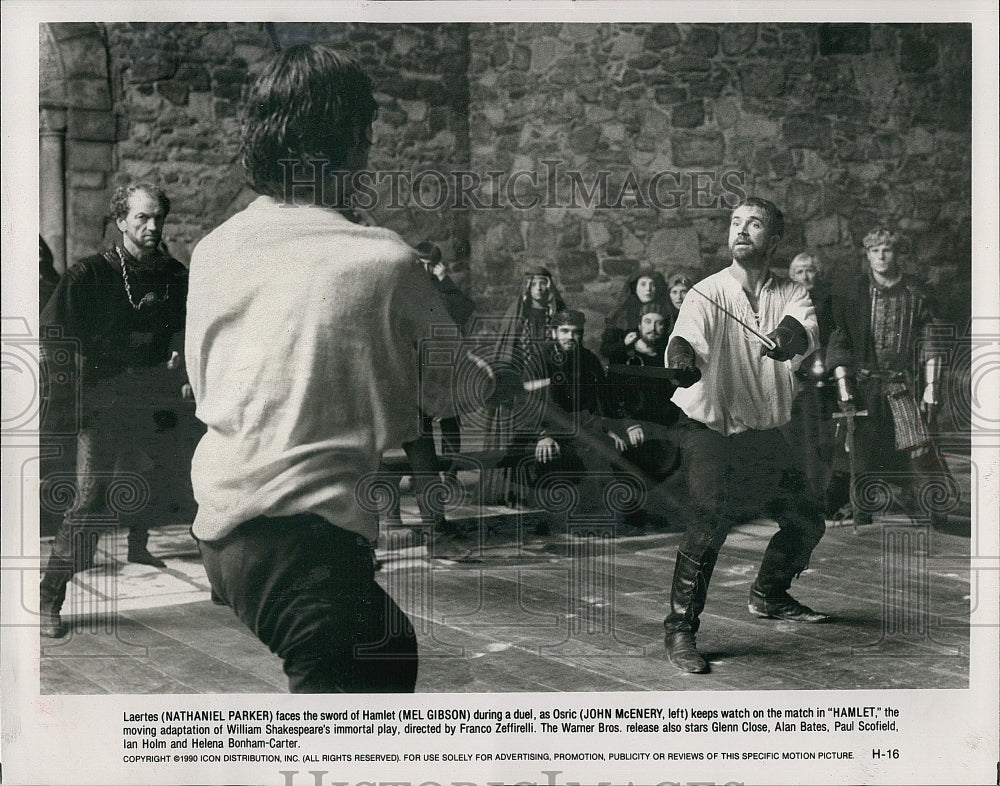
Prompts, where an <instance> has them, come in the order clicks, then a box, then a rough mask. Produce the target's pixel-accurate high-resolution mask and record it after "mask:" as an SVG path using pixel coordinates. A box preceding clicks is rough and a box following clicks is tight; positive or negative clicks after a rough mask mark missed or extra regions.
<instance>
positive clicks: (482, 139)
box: [470, 24, 971, 344]
mask: <svg viewBox="0 0 1000 786" xmlns="http://www.w3.org/2000/svg"><path fill="white" fill-rule="evenodd" d="M470 37H471V46H470V49H471V51H472V52H473V58H472V62H471V68H470V98H471V106H470V129H471V130H470V135H471V143H470V149H471V158H472V160H471V168H472V169H473V170H480V171H486V170H487V169H491V168H493V169H500V170H504V171H507V172H512V171H517V170H523V171H526V172H535V173H538V175H539V176H538V178H537V179H538V182H539V184H538V186H537V187H533V185H532V184H531V182H530V180H531V179H530V178H529V177H528V176H522V177H521V178H520V182H519V184H518V185H519V186H521V188H517V189H514V196H515V197H516V198H517V200H518V201H519V205H517V206H512V207H509V208H507V209H504V210H493V211H476V212H475V214H474V215H473V218H472V239H473V240H472V249H473V255H472V258H473V271H474V273H476V274H477V275H478V276H480V277H481V279H482V282H483V283H484V284H485V287H484V289H485V291H486V293H487V294H486V298H485V299H486V300H488V301H489V302H490V303H491V304H492V306H493V307H494V308H501V307H502V305H503V304H505V303H506V302H509V300H510V298H511V295H512V292H513V290H514V284H515V281H516V276H515V274H514V269H515V268H516V267H519V266H520V265H521V263H529V264H545V265H547V266H548V267H550V268H551V269H552V270H553V271H554V272H555V274H556V278H557V280H558V282H559V283H560V285H561V288H562V289H563V291H564V293H565V294H566V299H567V301H569V302H570V303H571V304H573V305H576V306H577V307H580V308H583V310H584V311H586V312H587V313H588V317H589V319H588V324H589V325H590V326H591V330H590V335H589V337H588V343H591V344H593V343H594V342H595V341H596V338H597V335H596V334H597V333H599V329H600V326H601V324H602V320H601V317H602V316H603V314H605V313H607V311H608V309H609V307H610V306H611V305H612V304H613V302H614V301H615V300H616V299H617V298H618V297H619V293H620V291H621V287H622V283H623V281H624V280H625V278H626V277H627V276H628V274H629V273H631V272H633V271H635V270H636V269H638V268H639V267H644V266H653V267H656V268H658V269H660V270H661V271H663V272H669V271H670V270H671V269H674V268H677V267H685V268H689V269H692V270H693V271H694V272H695V273H696V275H704V274H707V273H710V272H713V271H715V270H717V269H719V268H720V267H721V266H723V265H725V264H727V263H728V262H729V257H728V255H727V250H726V233H727V218H728V210H727V209H726V206H727V204H730V203H731V201H732V199H733V198H734V196H735V195H736V194H737V193H738V192H740V191H745V192H746V193H751V194H756V195H760V196H766V197H769V198H771V199H773V200H774V201H775V202H777V203H778V205H779V206H780V207H781V208H782V209H783V210H784V212H785V215H786V219H787V225H788V229H787V232H786V236H785V239H784V242H783V243H782V245H781V247H780V248H779V250H778V252H777V256H776V259H775V264H776V266H785V265H787V262H788V261H789V260H790V259H791V257H792V256H794V255H795V254H796V253H798V252H799V251H802V250H804V249H807V248H808V249H812V250H814V251H816V252H818V254H819V255H820V257H821V258H822V259H823V260H824V261H825V262H826V263H827V266H828V268H829V270H830V275H831V276H832V278H833V279H834V280H838V279H841V278H843V277H844V276H847V275H849V274H852V273H854V272H856V271H858V270H860V269H861V268H860V260H861V254H860V252H859V248H860V242H861V239H862V238H863V237H864V235H865V234H866V233H867V232H868V230H869V229H871V228H872V227H873V226H874V225H876V224H879V223H886V224H889V225H891V226H894V227H898V228H900V229H901V230H903V231H904V233H905V234H906V235H907V237H908V238H909V240H910V244H911V253H910V254H909V255H908V259H907V264H908V265H909V266H910V267H911V268H912V269H913V270H915V271H917V272H919V273H920V275H922V276H924V277H925V278H927V279H929V280H930V281H931V282H933V283H934V284H936V285H938V286H939V287H940V289H941V290H942V294H943V295H944V296H945V298H946V300H947V302H948V307H949V310H950V311H951V313H952V314H953V316H954V318H955V321H956V322H959V321H964V320H965V319H966V318H967V314H968V310H969V284H968V282H969V280H970V267H971V252H970V236H971V230H970V204H971V192H970V169H971V165H970V146H971V144H970V143H971V137H970V106H971V78H970V63H971V37H970V28H969V27H968V26H965V25H798V24H794V25H793V24H725V25H701V24H696V25H680V24H677V25H675V24H661V25H647V24H642V25H637V24H618V25H611V24H598V25H579V24H502V25H488V26H479V25H477V26H473V27H472V28H471V30H470ZM554 161H558V162H560V164H559V165H558V166H557V165H556V164H554V163H552V162H554ZM546 162H548V163H546ZM553 172H555V176H554V178H553V177H552V173H553ZM572 172H575V173H578V174H577V175H575V177H577V178H578V180H579V182H580V183H582V184H583V186H585V187H587V189H588V190H589V191H593V187H594V185H595V184H597V183H599V182H600V181H601V177H602V175H601V174H600V173H601V172H605V173H607V174H606V175H604V176H603V177H606V180H605V181H604V182H605V184H606V188H605V189H604V194H605V195H606V196H605V197H604V199H603V201H602V199H601V198H598V197H595V198H594V199H592V200H591V201H590V204H589V205H588V204H586V202H587V200H586V199H584V198H582V197H581V194H583V195H584V196H586V194H585V193H584V192H582V191H580V190H578V191H577V193H576V195H575V197H574V195H573V193H572V191H571V186H572V178H573V177H574V175H573V174H571V173H572ZM658 173H660V174H658ZM663 173H665V174H663ZM553 184H554V186H553ZM553 193H555V194H556V198H555V199H552V194H553ZM532 196H534V197H538V205H536V206H535V207H529V208H524V207H523V206H524V205H525V204H527V203H529V202H530V199H531V197H532ZM546 205H548V206H546ZM961 328H964V324H962V325H961V326H960V329H961Z"/></svg>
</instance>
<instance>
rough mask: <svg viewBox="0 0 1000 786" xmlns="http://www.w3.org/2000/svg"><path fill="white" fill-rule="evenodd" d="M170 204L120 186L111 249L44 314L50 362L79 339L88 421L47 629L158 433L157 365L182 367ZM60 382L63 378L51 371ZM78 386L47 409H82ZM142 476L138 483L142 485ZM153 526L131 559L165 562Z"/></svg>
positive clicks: (133, 529) (43, 591)
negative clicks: (154, 404)
mask: <svg viewBox="0 0 1000 786" xmlns="http://www.w3.org/2000/svg"><path fill="white" fill-rule="evenodd" d="M169 212H170V200H169V199H168V198H167V195H166V194H165V193H164V192H163V190H162V189H160V188H159V187H158V186H155V185H152V184H150V183H136V184H133V185H130V186H123V187H121V188H118V189H117V190H116V191H115V193H114V195H113V197H112V199H111V214H112V217H113V218H114V220H115V225H116V227H117V228H118V230H119V232H121V241H120V242H118V243H116V244H115V245H114V246H113V247H112V248H110V249H108V250H106V251H104V252H102V253H100V254H95V255H94V256H90V257H86V258H85V259H81V260H80V261H79V262H78V263H76V264H75V265H73V266H72V267H70V269H69V270H67V271H66V273H65V274H64V275H63V277H62V278H61V279H60V281H59V283H58V285H57V286H56V288H55V290H54V292H53V293H52V295H51V297H50V298H49V299H48V302H47V303H46V305H45V308H44V309H43V310H42V313H41V316H40V318H39V322H40V324H41V327H42V332H43V336H46V338H45V339H43V345H42V351H43V357H44V359H43V363H48V362H50V361H51V360H52V359H53V357H54V356H55V354H56V351H55V349H54V344H52V343H51V342H52V340H54V339H57V338H59V337H61V338H63V339H69V340H72V341H73V342H74V343H75V346H76V364H77V368H80V369H81V370H82V380H81V381H82V389H81V391H80V393H81V395H80V401H81V403H82V406H83V409H82V421H81V423H80V429H79V432H78V434H77V440H76V499H75V501H74V503H73V505H72V506H71V507H70V509H69V510H68V511H67V512H66V515H65V516H64V518H63V521H62V524H60V526H59V529H58V530H57V531H56V536H55V541H54V542H53V544H52V554H51V556H50V557H49V561H48V564H47V566H46V569H45V572H44V574H43V575H42V580H41V588H40V606H41V634H42V635H43V636H46V637H50V638H59V637H61V636H64V635H65V634H66V627H65V626H64V625H63V623H62V619H61V617H60V611H61V609H62V605H63V601H64V600H65V598H66V587H67V585H68V584H69V581H70V580H71V579H72V577H73V575H74V574H75V573H78V572H79V571H82V570H86V569H88V568H89V567H90V566H91V564H92V561H93V557H94V552H95V550H96V548H97V539H98V536H99V534H100V532H101V530H102V529H103V528H106V527H108V525H109V523H110V522H114V521H115V520H116V515H117V513H116V511H115V510H114V509H113V505H114V497H115V494H114V493H113V488H114V481H115V479H116V473H119V472H122V471H126V470H130V469H134V468H133V467H128V466H123V464H125V463H126V462H127V460H128V457H129V456H134V455H135V448H136V447H137V446H138V445H139V444H141V442H142V441H143V440H144V439H149V438H150V437H151V436H152V434H153V430H154V426H155V424H154V421H153V413H152V411H151V408H150V406H149V404H150V402H149V401H147V400H144V399H145V398H146V397H145V396H143V395H142V394H141V391H142V390H143V386H144V383H148V377H149V376H150V372H151V369H152V368H153V367H154V366H158V365H160V364H166V365H167V366H168V367H169V368H177V367H179V366H180V365H181V361H180V355H179V353H178V352H177V351H176V350H171V346H170V344H171V339H172V338H173V337H174V335H175V334H176V333H178V332H179V331H181V330H182V329H183V327H184V303H185V300H186V298H187V270H186V269H185V268H184V266H183V265H182V264H181V263H180V262H178V261H177V260H176V259H173V258H171V257H168V256H164V255H163V254H161V253H160V251H159V246H160V239H161V236H162V233H163V222H164V221H165V220H166V218H167V213H169ZM47 376H48V379H49V380H50V381H51V382H53V383H54V380H55V378H56V375H54V374H53V373H51V372H50V373H48V375H47ZM75 401H76V395H75V391H69V390H64V389H62V388H61V387H60V386H59V385H55V384H54V385H53V389H52V397H51V399H50V401H49V407H50V408H54V409H59V408H65V407H73V406H75ZM136 482H139V481H136ZM148 541H149V530H148V528H147V523H146V522H145V521H142V520H137V521H135V522H134V523H133V524H132V525H131V526H130V528H129V533H128V561H129V562H136V563H139V564H143V565H150V566H153V567H158V568H162V567H165V566H166V563H164V562H163V560H161V559H160V558H158V557H155V556H153V555H152V554H150V553H149V550H148V548H147V546H146V544H147V543H148Z"/></svg>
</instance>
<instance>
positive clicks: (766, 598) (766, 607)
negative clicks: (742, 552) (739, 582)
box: [747, 539, 830, 623]
mask: <svg viewBox="0 0 1000 786" xmlns="http://www.w3.org/2000/svg"><path fill="white" fill-rule="evenodd" d="M790 563H792V560H791V559H789V558H787V557H785V556H784V555H783V552H782V551H781V549H780V548H775V547H774V539H772V541H771V543H770V544H768V547H767V549H766V550H765V551H764V559H763V561H762V562H761V564H760V570H759V571H758V572H757V578H756V579H754V582H753V586H752V587H751V588H750V601H749V603H748V604H747V608H748V609H749V611H750V613H751V614H752V615H753V616H755V617H764V618H769V619H779V620H788V621H789V622H808V623H816V622H826V621H827V620H828V619H829V618H830V617H829V615H827V614H821V613H819V612H818V611H813V610H812V609H811V608H809V607H808V606H806V605H805V604H803V603H799V602H798V601H797V600H795V598H793V597H792V596H791V595H789V594H788V588H789V587H790V586H792V579H793V578H794V577H795V576H797V575H798V574H799V573H801V572H802V571H803V570H805V567H806V566H805V565H802V566H801V567H795V566H794V565H792V564H790Z"/></svg>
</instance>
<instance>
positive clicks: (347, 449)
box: [185, 197, 453, 540]
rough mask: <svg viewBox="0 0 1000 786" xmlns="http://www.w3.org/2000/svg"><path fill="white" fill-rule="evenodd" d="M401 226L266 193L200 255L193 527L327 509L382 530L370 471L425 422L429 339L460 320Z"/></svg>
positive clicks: (333, 517)
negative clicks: (437, 327)
mask: <svg viewBox="0 0 1000 786" xmlns="http://www.w3.org/2000/svg"><path fill="white" fill-rule="evenodd" d="M415 261H416V253H415V252H414V251H413V250H412V249H411V248H409V246H407V245H406V244H405V243H404V242H403V241H402V239H401V238H400V237H399V236H398V235H396V234H395V233H394V232H391V231H389V230H386V229H379V228H374V227H363V226H358V225H356V224H353V223H351V222H350V221H348V220H347V219H345V218H344V217H343V216H342V215H340V214H339V213H337V212H336V211H333V210H330V209H327V208H323V207H311V206H310V207H285V206H282V205H280V204H279V203H278V202H276V201H275V200H273V199H271V198H270V197H260V198H258V199H257V200H256V201H254V202H253V203H252V204H250V206H249V207H247V208H246V209H245V210H243V211H242V212H240V213H238V214H237V215H235V216H233V217H232V218H230V219H229V220H228V221H226V222H225V223H224V224H223V225H222V226H220V227H218V228H217V229H215V230H214V231H213V232H212V233H211V234H209V235H208V236H207V237H206V238H204V239H203V240H202V241H201V242H200V243H199V244H198V246H197V247H196V248H195V250H194V254H193V255H192V258H191V273H190V276H191V277H190V294H189V296H188V308H187V330H186V341H185V354H186V360H187V365H188V374H189V377H190V380H191V385H192V388H193V389H194V394H195V401H196V403H197V416H198V418H199V419H200V420H201V421H202V422H203V423H205V425H206V426H207V429H208V430H207V432H206V434H205V436H204V437H203V438H202V440H201V442H200V443H199V445H198V448H197V451H196V452H195V455H194V459H193V461H192V466H191V477H192V485H193V488H194V496H195V499H196V501H197V502H198V514H197V517H196V518H195V522H194V526H193V531H194V534H195V535H196V536H197V537H199V538H202V539H205V540H213V539H217V538H220V537H222V536H224V535H225V534H227V533H228V532H229V531H230V530H232V529H233V528H234V527H235V526H236V525H237V524H240V523H241V522H244V521H247V520H249V519H252V518H255V517H257V516H261V515H267V516H288V515H293V514H296V513H315V514H317V515H319V516H322V517H323V518H325V519H327V520H328V521H330V522H332V523H333V524H335V525H337V526H339V527H343V528H344V529H347V530H350V531H352V532H357V533H359V534H361V535H364V536H365V537H367V538H370V539H374V538H375V537H376V536H377V534H378V533H377V522H376V514H375V513H374V510H375V508H374V507H373V506H372V505H370V504H364V500H363V499H362V497H363V484H362V485H361V486H359V483H361V481H362V480H363V479H364V478H365V476H366V475H370V473H373V472H375V471H376V470H377V467H378V461H379V457H380V455H381V453H382V451H383V450H385V449H386V448H387V447H394V446H398V445H399V444H400V443H401V442H403V441H405V440H407V439H412V438H414V437H415V436H416V426H417V419H418V414H417V412H418V411H417V405H418V401H417V399H418V383H417V356H416V349H415V346H414V344H415V342H416V341H417V340H418V339H420V337H422V336H428V335H430V331H431V325H432V324H444V325H452V327H453V323H452V322H451V320H450V318H449V317H448V316H447V312H446V311H445V307H444V303H443V301H442V300H441V298H440V296H439V295H438V294H437V292H436V291H435V290H434V288H433V287H432V286H431V285H430V283H429V282H428V281H427V276H426V275H424V274H423V272H422V271H421V270H420V268H419V267H418V266H417V265H416V264H414V263H415Z"/></svg>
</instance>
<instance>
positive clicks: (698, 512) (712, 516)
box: [663, 197, 826, 673]
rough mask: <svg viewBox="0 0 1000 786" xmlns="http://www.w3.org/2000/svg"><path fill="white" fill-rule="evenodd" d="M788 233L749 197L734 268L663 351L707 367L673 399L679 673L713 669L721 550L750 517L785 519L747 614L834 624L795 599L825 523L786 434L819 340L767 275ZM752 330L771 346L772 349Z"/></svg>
mask: <svg viewBox="0 0 1000 786" xmlns="http://www.w3.org/2000/svg"><path fill="white" fill-rule="evenodd" d="M783 233H784V218H783V216H782V215H781V211H780V210H778V208H777V206H775V205H774V204H773V203H772V202H770V201H768V200H766V199H759V198H756V197H750V198H748V199H746V200H745V201H744V202H743V203H742V204H740V205H739V206H738V207H737V208H736V209H735V210H734V211H733V213H732V219H731V221H730V224H729V250H730V252H731V253H732V257H733V262H732V264H731V265H730V266H729V267H727V268H725V269H724V270H722V271H720V272H718V273H715V274H714V275H711V276H709V277H708V278H705V279H703V280H702V281H700V282H698V284H697V286H695V287H694V289H693V291H692V292H691V293H689V294H688V296H687V298H686V299H685V300H684V303H683V305H682V306H681V312H680V316H679V317H678V319H677V324H676V325H675V326H674V331H673V334H672V335H671V337H670V343H669V344H668V346H667V366H668V367H669V368H673V369H678V370H689V369H692V368H697V369H699V370H700V371H701V379H700V380H699V381H698V382H696V383H694V384H693V385H691V386H690V387H688V388H686V389H681V390H678V391H677V393H675V394H674V402H675V403H676V404H677V405H678V406H679V407H680V408H681V409H682V410H683V413H684V416H683V417H682V419H681V421H680V425H679V427H680V431H681V451H682V456H683V463H684V470H685V474H686V475H687V481H688V490H689V492H690V496H691V504H692V507H693V513H694V516H693V518H692V520H691V522H690V524H689V526H688V528H687V531H686V532H685V534H684V538H683V540H682V542H681V545H680V549H679V550H678V553H677V565H676V567H675V569H674V578H673V584H672V586H671V592H670V613H669V614H668V615H667V617H666V619H665V620H664V623H663V625H664V628H665V631H666V639H665V642H666V648H667V656H668V658H669V659H670V662H671V663H672V664H673V665H674V666H675V667H676V668H678V669H680V670H681V671H687V672H693V673H701V672H705V671H707V670H708V663H707V662H706V661H705V659H704V658H703V657H702V656H701V655H700V654H699V653H698V650H697V648H696V645H695V633H697V631H698V626H699V624H700V620H699V615H700V614H701V612H702V609H704V607H705V599H706V597H707V595H708V584H709V581H710V580H711V577H712V571H713V569H714V568H715V562H716V559H717V558H718V555H719V549H720V548H721V547H722V544H723V543H724V542H725V540H726V537H727V536H728V534H729V531H730V530H731V529H732V527H733V526H735V525H736V524H737V523H738V522H739V521H740V520H741V519H743V518H746V517H750V516H754V515H759V514H760V513H761V512H764V513H766V514H767V515H769V516H771V517H773V518H774V519H775V520H776V521H777V523H778V531H777V532H776V533H775V534H774V536H773V537H772V538H771V540H770V542H769V543H768V545H767V548H766V549H765V551H764V558H763V560H762V561H761V565H760V569H759V570H758V572H757V578H756V579H755V580H754V582H753V586H752V587H751V589H750V601H749V609H750V613H751V614H752V615H754V616H755V617H770V618H775V619H783V620H789V621H792V622H821V621H823V620H825V619H826V615H823V614H818V613H817V612H815V611H813V610H812V609H810V608H809V607H808V606H804V605H803V604H801V603H799V602H798V601H797V600H795V599H794V598H793V597H792V596H791V595H789V594H788V589H789V587H790V586H791V583H792V580H793V579H794V578H795V577H796V576H798V575H799V574H800V573H801V572H802V571H803V570H805V568H806V567H807V566H808V564H809V556H810V555H811V554H812V551H813V549H814V548H815V547H816V544H817V543H819V541H820V538H822V537H823V532H824V529H825V524H824V521H823V515H822V513H821V512H820V510H819V506H818V505H817V504H816V502H815V499H814V498H813V495H812V494H810V493H809V492H808V489H807V487H806V481H805V478H804V477H803V476H802V473H801V471H799V470H798V469H797V468H796V467H794V466H791V464H790V458H791V457H790V451H789V449H788V444H787V443H786V441H785V438H784V437H783V436H782V434H781V431H780V427H781V426H783V425H785V423H787V422H788V419H789V418H790V416H791V410H792V399H793V397H794V396H795V374H794V372H795V367H796V365H797V364H796V359H799V360H801V358H802V357H804V356H806V355H808V354H809V353H810V352H812V350H813V349H815V347H816V343H817V337H818V329H817V325H816V314H815V310H814V309H813V305H812V301H810V300H809V295H808V294H807V293H806V291H805V289H803V288H802V287H801V286H800V285H799V284H796V283H794V282H791V281H788V280H787V279H777V278H775V277H773V276H772V275H771V274H770V272H769V268H768V265H769V262H770V259H771V255H772V254H773V253H774V250H775V248H776V247H777V245H778V243H779V241H780V240H781V236H782V234H783ZM723 309H725V311H723ZM726 312H728V314H727V313H726ZM737 318H738V319H739V320H740V321H742V322H743V325H741V324H739V323H738V322H737V321H736V319H737ZM744 325H745V326H746V327H745V326H744ZM748 328H749V329H748ZM751 330H756V331H757V333H760V334H765V335H766V337H767V338H768V340H769V342H770V344H771V345H772V346H771V347H770V348H768V349H766V350H764V348H763V347H762V342H760V341H759V339H758V338H757V337H756V336H755V335H754V334H753V333H752V332H751ZM762 350H763V351H762Z"/></svg>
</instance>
